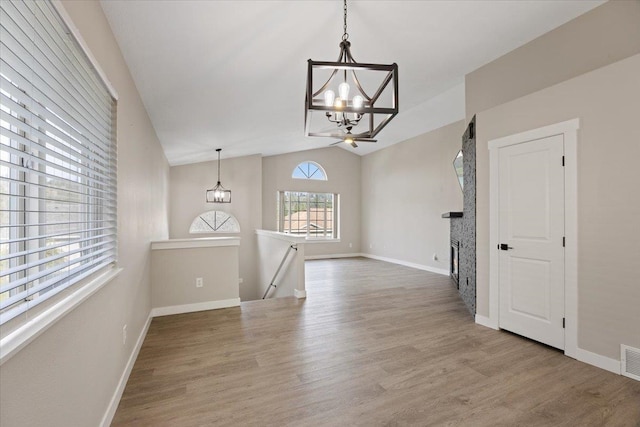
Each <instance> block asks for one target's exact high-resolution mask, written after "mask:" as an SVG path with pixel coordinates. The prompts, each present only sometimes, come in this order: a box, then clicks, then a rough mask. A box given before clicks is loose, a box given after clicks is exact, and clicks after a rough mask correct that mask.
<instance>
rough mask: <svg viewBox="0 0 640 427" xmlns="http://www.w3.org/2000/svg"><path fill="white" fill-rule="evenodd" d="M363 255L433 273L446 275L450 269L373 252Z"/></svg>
mask: <svg viewBox="0 0 640 427" xmlns="http://www.w3.org/2000/svg"><path fill="white" fill-rule="evenodd" d="M361 256H363V257H365V258H371V259H377V260H378V261H385V262H390V263H392V264H398V265H404V266H405V267H411V268H416V269H418V270H424V271H429V272H431V273H436V274H443V275H445V276H449V270H448V269H444V268H436V267H431V266H429V265H424V264H416V263H413V262H408V261H403V260H400V259H395V258H387V257H384V256H378V255H372V254H367V253H363V254H361Z"/></svg>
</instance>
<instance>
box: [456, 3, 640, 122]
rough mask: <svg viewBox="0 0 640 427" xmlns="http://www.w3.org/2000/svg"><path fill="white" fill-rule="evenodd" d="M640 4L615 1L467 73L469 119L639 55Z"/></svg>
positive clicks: (467, 110) (467, 111)
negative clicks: (498, 106) (478, 113)
mask: <svg viewBox="0 0 640 427" xmlns="http://www.w3.org/2000/svg"><path fill="white" fill-rule="evenodd" d="M639 22H640V0H624V1H623V0H614V1H609V2H607V3H605V4H603V5H602V6H599V7H597V8H595V9H593V10H591V11H589V12H587V13H585V14H583V15H581V16H579V17H578V18H576V19H574V20H572V21H570V22H568V23H566V24H565V25H562V26H560V27H558V28H556V29H555V30H553V31H550V32H548V33H547V34H544V35H543V36H541V37H538V38H537V39H535V40H533V41H531V42H529V43H527V44H525V45H524V46H522V47H520V48H518V49H515V50H513V51H511V52H509V53H508V54H506V55H504V56H503V57H501V58H498V59H496V60H495V61H492V62H490V63H489V64H487V65H485V66H483V67H480V68H479V69H477V70H475V71H473V72H471V73H469V74H467V76H466V78H465V91H466V116H467V119H471V117H473V115H474V114H475V113H477V112H479V111H484V110H487V109H489V108H492V107H495V106H497V105H500V104H503V103H505V102H508V101H512V100H514V99H516V98H520V97H522V96H524V95H527V94H530V93H533V92H535V91H538V90H541V89H544V88H546V87H549V86H551V85H554V84H557V83H560V82H562V81H565V80H567V79H570V78H572V77H576V76H579V75H581V74H584V73H586V72H588V71H592V70H595V69H597V68H600V67H603V66H605V65H607V64H610V63H612V62H615V61H619V60H621V59H623V58H627V57H629V56H631V55H634V54H636V53H640V25H639V24H638V23H639Z"/></svg>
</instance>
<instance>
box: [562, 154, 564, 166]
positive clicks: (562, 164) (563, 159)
mask: <svg viewBox="0 0 640 427" xmlns="http://www.w3.org/2000/svg"><path fill="white" fill-rule="evenodd" d="M562 166H564V156H562Z"/></svg>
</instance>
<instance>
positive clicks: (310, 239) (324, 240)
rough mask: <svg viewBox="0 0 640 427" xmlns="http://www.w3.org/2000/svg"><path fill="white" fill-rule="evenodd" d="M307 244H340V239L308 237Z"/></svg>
mask: <svg viewBox="0 0 640 427" xmlns="http://www.w3.org/2000/svg"><path fill="white" fill-rule="evenodd" d="M304 242H305V243H340V239H332V238H328V237H327V238H325V237H307V238H305V241H304Z"/></svg>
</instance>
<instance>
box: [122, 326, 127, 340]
mask: <svg viewBox="0 0 640 427" xmlns="http://www.w3.org/2000/svg"><path fill="white" fill-rule="evenodd" d="M126 343H127V325H124V326H123V327H122V345H125V344H126Z"/></svg>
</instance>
